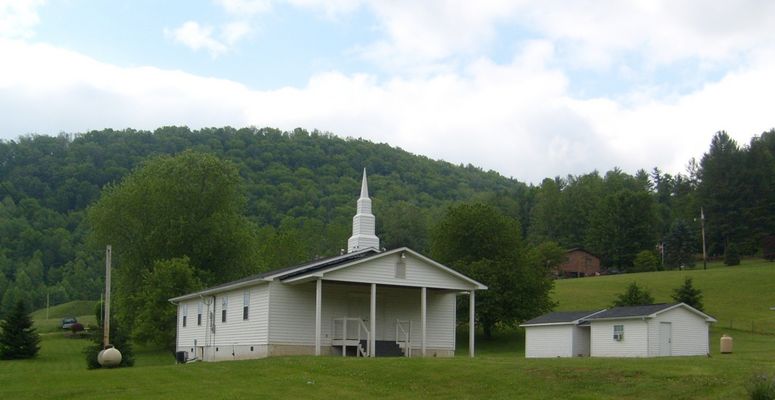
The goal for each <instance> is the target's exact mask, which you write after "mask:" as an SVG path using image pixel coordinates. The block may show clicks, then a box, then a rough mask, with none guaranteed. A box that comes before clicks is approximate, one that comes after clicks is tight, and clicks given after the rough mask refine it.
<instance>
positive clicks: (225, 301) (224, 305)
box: [221, 296, 229, 322]
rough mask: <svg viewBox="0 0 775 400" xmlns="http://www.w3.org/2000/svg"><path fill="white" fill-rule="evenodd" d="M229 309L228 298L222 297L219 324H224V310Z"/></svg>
mask: <svg viewBox="0 0 775 400" xmlns="http://www.w3.org/2000/svg"><path fill="white" fill-rule="evenodd" d="M227 308H229V296H223V300H222V301H221V322H226V309H227Z"/></svg>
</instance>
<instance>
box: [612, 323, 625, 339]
mask: <svg viewBox="0 0 775 400" xmlns="http://www.w3.org/2000/svg"><path fill="white" fill-rule="evenodd" d="M623 339H624V325H614V340H616V341H621V340H623Z"/></svg>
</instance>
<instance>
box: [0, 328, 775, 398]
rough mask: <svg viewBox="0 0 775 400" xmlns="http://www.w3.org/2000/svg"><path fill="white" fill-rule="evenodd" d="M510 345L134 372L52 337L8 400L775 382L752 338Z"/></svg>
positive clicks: (741, 393) (639, 393)
mask: <svg viewBox="0 0 775 400" xmlns="http://www.w3.org/2000/svg"><path fill="white" fill-rule="evenodd" d="M511 334H512V335H514V336H519V335H518V334H517V333H514V332H512V333H511ZM502 340H503V338H496V339H495V340H493V341H491V342H487V341H482V340H481V339H480V342H479V349H480V351H479V353H478V356H477V358H475V359H469V358H468V357H465V356H464V355H459V356H458V357H456V358H447V359H440V358H439V359H433V358H429V359H419V358H414V359H405V358H379V359H355V358H341V357H275V358H268V359H263V360H251V361H232V362H221V363H194V364H187V365H174V361H173V357H172V356H171V355H167V354H164V353H162V352H159V351H153V350H145V351H139V352H138V354H137V359H138V363H137V365H136V366H135V367H134V368H125V369H116V370H94V371H89V370H86V368H85V362H84V360H83V356H82V355H81V349H82V347H83V346H84V345H86V344H87V342H86V341H85V340H78V339H67V338H65V337H64V336H62V335H58V334H47V335H44V340H43V343H42V344H43V348H42V351H41V354H40V356H39V357H38V358H37V359H34V360H21V361H2V362H0V397H2V398H8V399H69V398H89V399H92V398H95V399H103V398H104V399H139V398H142V399H178V398H179V399H241V398H246V399H247V398H251V399H252V398H270V399H271V398H310V399H325V398H332V397H335V398H345V399H349V398H353V399H355V398H358V399H361V398H382V399H406V398H410V399H413V398H416V399H421V398H422V399H424V398H436V399H447V398H463V399H465V398H469V399H479V398H488V399H490V398H492V399H500V398H504V399H505V398H509V399H513V398H528V399H544V398H545V399H555V398H562V399H664V398H668V397H669V398H671V399H730V398H744V397H745V394H746V392H745V387H744V386H745V384H746V381H747V380H748V379H749V378H750V376H751V375H752V374H753V373H757V372H767V373H775V343H773V342H775V339H773V338H772V337H770V336H765V335H755V334H749V333H744V332H740V333H737V334H736V335H735V353H734V354H731V355H720V354H717V346H714V354H713V356H712V357H710V358H707V357H672V358H651V359H593V358H576V359H540V360H536V359H531V360H528V359H525V358H524V357H523V352H522V345H520V346H519V347H517V348H511V347H510V346H509V348H506V349H504V348H502V347H501V341H502ZM507 341H508V340H507ZM713 342H714V343H718V334H717V333H714V335H713ZM515 347H516V346H515ZM504 350H505V351H504ZM460 352H461V353H465V349H460Z"/></svg>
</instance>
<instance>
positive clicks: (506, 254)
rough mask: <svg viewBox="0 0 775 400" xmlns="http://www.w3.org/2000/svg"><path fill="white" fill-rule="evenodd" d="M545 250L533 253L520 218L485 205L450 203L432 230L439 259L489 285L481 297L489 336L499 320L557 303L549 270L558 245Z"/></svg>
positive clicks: (526, 315) (509, 320) (479, 312)
mask: <svg viewBox="0 0 775 400" xmlns="http://www.w3.org/2000/svg"><path fill="white" fill-rule="evenodd" d="M542 250H543V251H538V252H537V253H536V254H535V255H534V256H533V257H531V255H530V254H529V253H528V251H529V249H528V248H527V247H526V246H524V245H523V243H522V240H521V234H520V229H519V224H518V223H517V221H516V220H514V219H513V218H509V217H507V216H505V215H503V214H502V213H501V212H499V211H498V210H497V209H495V208H493V207H492V206H489V205H486V204H482V203H473V204H461V205H459V206H455V207H450V208H449V209H448V210H447V213H446V215H445V216H444V217H443V218H442V219H441V220H440V221H439V223H438V224H437V225H436V226H435V227H434V229H433V234H432V247H431V253H432V255H433V257H434V258H435V259H436V260H438V261H440V262H442V263H445V264H447V265H450V266H453V267H454V268H456V269H458V270H459V271H461V272H463V273H465V274H467V275H468V276H470V277H472V278H474V279H476V280H478V281H479V282H482V283H483V284H485V285H487V286H488V290H486V291H483V292H481V293H478V294H477V297H476V317H477V320H478V322H479V324H481V326H482V328H483V330H484V333H485V336H487V337H489V336H490V334H491V332H492V330H493V328H494V327H495V325H496V324H499V323H500V324H505V325H510V324H514V323H516V322H520V321H524V320H527V319H529V318H532V317H535V316H536V315H539V314H541V313H543V312H545V311H547V310H549V309H551V307H552V306H553V304H552V302H551V300H550V299H549V291H550V290H551V288H552V280H551V278H550V274H549V271H550V270H551V269H552V268H553V267H555V266H556V265H553V264H556V263H557V261H558V260H559V257H558V255H557V251H556V248H552V249H549V248H547V249H542ZM464 308H465V307H464Z"/></svg>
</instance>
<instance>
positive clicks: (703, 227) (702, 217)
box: [700, 207, 708, 269]
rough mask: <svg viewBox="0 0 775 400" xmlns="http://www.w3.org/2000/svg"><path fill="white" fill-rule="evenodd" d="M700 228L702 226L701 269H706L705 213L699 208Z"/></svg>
mask: <svg viewBox="0 0 775 400" xmlns="http://www.w3.org/2000/svg"><path fill="white" fill-rule="evenodd" d="M700 226H702V269H708V257H707V255H706V253H705V212H704V211H703V209H702V207H700Z"/></svg>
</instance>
